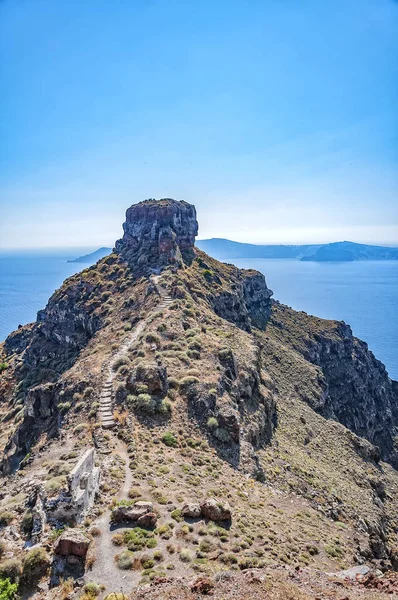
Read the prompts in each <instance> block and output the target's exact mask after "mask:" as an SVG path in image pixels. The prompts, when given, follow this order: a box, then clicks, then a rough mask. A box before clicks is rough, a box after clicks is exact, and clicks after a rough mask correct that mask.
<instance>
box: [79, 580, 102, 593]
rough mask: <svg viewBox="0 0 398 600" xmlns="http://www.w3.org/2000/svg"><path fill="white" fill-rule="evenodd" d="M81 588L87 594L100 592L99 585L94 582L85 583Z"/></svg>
mask: <svg viewBox="0 0 398 600" xmlns="http://www.w3.org/2000/svg"><path fill="white" fill-rule="evenodd" d="M83 589H84V591H85V592H86V594H88V595H89V596H99V594H100V592H101V588H100V586H99V585H97V584H96V583H94V582H89V583H86V585H85V586H84V588H83Z"/></svg>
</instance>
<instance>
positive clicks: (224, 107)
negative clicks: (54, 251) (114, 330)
mask: <svg viewBox="0 0 398 600" xmlns="http://www.w3.org/2000/svg"><path fill="white" fill-rule="evenodd" d="M397 30H398V2H396V1H395V0H377V1H376V0H336V1H334V2H331V1H328V0H326V1H325V2H319V0H303V1H302V2H300V3H297V2H295V1H294V0H286V1H285V2H280V0H268V1H267V2H260V1H258V0H252V1H251V2H249V3H247V2H245V1H244V0H229V1H228V2H227V1H226V0H220V2H217V3H213V2H210V0H203V2H201V3H196V4H191V3H185V2H182V0H170V1H169V2H167V3H162V2H159V1H158V0H151V1H149V2H148V1H144V0H137V2H134V3H126V2H124V0H115V2H113V3H112V6H111V7H110V5H109V3H108V2H106V1H105V0H95V1H94V0H87V1H86V2H84V3H81V2H79V1H78V0H70V2H67V3H60V2H58V3H54V2H52V1H51V0H26V1H24V2H20V1H12V0H4V1H3V2H1V3H0V33H1V36H0V53H1V56H3V57H6V60H5V58H4V59H3V60H2V61H1V73H2V84H3V85H2V91H3V93H2V116H3V118H2V123H1V125H0V128H1V138H2V146H1V149H0V170H1V172H0V198H1V200H0V246H1V247H3V248H12V247H14V248H16V247H18V248H21V247H25V248H32V247H38V248H40V247H54V246H55V247H80V246H87V247H100V246H103V245H106V246H111V245H113V243H114V241H115V240H116V239H118V238H119V237H121V233H122V231H121V224H122V222H123V221H124V214H125V210H126V208H127V207H128V206H130V205H131V204H133V203H136V202H139V201H140V200H143V199H145V198H148V197H157V198H161V197H173V198H176V199H185V200H186V201H187V202H190V203H192V204H195V206H196V208H197V211H198V221H199V228H200V238H202V239H209V238H213V237H222V238H226V239H231V240H234V241H239V242H246V243H254V244H303V243H327V242H330V241H339V240H352V241H356V242H359V243H369V244H376V245H393V246H394V245H395V246H398V169H397V162H398V161H397V158H398V152H397V150H398V143H397V131H398V122H397V121H398V118H397V110H396V107H397V106H398V89H397V86H396V81H397V80H398V61H397V60H396V57H397V56H398V36H397V35H396V32H397Z"/></svg>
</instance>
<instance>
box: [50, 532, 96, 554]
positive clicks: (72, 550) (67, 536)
mask: <svg viewBox="0 0 398 600" xmlns="http://www.w3.org/2000/svg"><path fill="white" fill-rule="evenodd" d="M89 545H90V540H89V539H88V538H87V537H86V536H85V535H84V533H83V532H82V531H80V529H72V528H70V529H67V530H66V531H64V532H63V533H62V534H61V535H60V537H59V538H58V539H57V541H56V542H55V546H54V550H55V552H56V554H62V555H63V556H69V555H73V556H80V557H82V558H85V556H86V554H87V551H88V547H89Z"/></svg>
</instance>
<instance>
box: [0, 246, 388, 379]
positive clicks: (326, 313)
mask: <svg viewBox="0 0 398 600" xmlns="http://www.w3.org/2000/svg"><path fill="white" fill-rule="evenodd" d="M92 250H94V249H93V248H73V249H68V250H57V251H51V252H35V253H22V252H19V253H16V252H14V253H11V252H10V253H2V254H0V306H1V311H0V341H1V340H4V339H5V338H6V336H7V335H8V334H9V333H10V332H11V331H13V330H14V329H16V328H17V327H18V325H19V324H24V323H29V322H31V321H34V320H35V318H36V313H37V311H38V310H40V309H41V308H44V306H45V305H46V303H47V300H48V298H49V296H50V295H51V294H52V293H53V292H54V290H55V289H56V288H57V287H59V286H60V285H61V283H62V282H63V281H64V279H66V277H69V276H70V275H72V274H74V273H76V272H78V271H80V270H81V269H82V268H85V267H86V266H88V265H82V264H79V263H68V262H67V260H68V259H73V258H76V256H81V255H82V254H86V253H88V252H90V251H92ZM226 262H233V263H234V264H236V265H237V266H238V267H243V268H253V269H258V270H259V271H261V272H262V273H264V275H265V277H266V280H267V284H268V286H269V287H270V288H271V289H272V290H274V298H276V299H277V300H280V301H281V302H283V303H284V304H288V305H289V306H291V307H293V308H294V309H296V310H304V311H306V312H307V313H309V314H313V315H317V316H319V317H323V318H326V319H339V320H343V321H346V322H347V323H349V324H350V325H351V327H352V330H353V332H354V334H355V335H356V336H357V337H359V338H361V339H363V340H365V341H366V342H367V343H368V344H369V348H370V349H371V350H372V351H373V352H374V353H375V355H376V357H377V358H378V359H380V360H381V361H382V362H383V363H384V364H385V365H386V367H387V370H388V373H389V375H390V377H392V378H393V379H397V380H398V261H362V262H359V261H358V262H347V263H315V262H300V261H297V260H289V259H234V260H230V261H226Z"/></svg>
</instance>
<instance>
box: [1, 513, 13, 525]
mask: <svg viewBox="0 0 398 600" xmlns="http://www.w3.org/2000/svg"><path fill="white" fill-rule="evenodd" d="M13 518H14V515H13V514H12V512H10V511H8V510H5V511H3V512H1V513H0V526H1V525H9V523H11V521H12V520H13Z"/></svg>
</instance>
